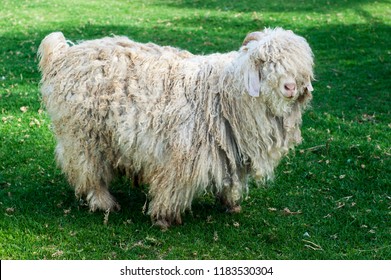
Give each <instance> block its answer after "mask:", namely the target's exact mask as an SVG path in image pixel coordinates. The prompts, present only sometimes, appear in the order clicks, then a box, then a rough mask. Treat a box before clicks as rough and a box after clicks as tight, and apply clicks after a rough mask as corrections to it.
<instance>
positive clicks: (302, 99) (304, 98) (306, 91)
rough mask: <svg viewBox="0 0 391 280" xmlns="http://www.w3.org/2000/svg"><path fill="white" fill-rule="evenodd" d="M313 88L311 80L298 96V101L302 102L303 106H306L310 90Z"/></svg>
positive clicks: (309, 97) (309, 99) (310, 98)
mask: <svg viewBox="0 0 391 280" xmlns="http://www.w3.org/2000/svg"><path fill="white" fill-rule="evenodd" d="M313 90H314V88H313V87H312V84H311V82H309V84H308V85H307V86H306V88H305V89H304V94H303V95H301V96H299V98H298V101H299V102H300V103H301V104H303V106H304V107H305V106H307V104H308V103H309V102H310V101H311V100H312V93H311V92H312V91H313Z"/></svg>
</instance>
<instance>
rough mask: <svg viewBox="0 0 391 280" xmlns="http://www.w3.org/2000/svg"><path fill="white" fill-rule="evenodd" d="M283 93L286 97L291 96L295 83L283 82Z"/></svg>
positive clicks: (293, 92) (293, 93)
mask: <svg viewBox="0 0 391 280" xmlns="http://www.w3.org/2000/svg"><path fill="white" fill-rule="evenodd" d="M284 89H285V95H286V97H293V96H294V95H295V90H296V84H295V83H286V84H284Z"/></svg>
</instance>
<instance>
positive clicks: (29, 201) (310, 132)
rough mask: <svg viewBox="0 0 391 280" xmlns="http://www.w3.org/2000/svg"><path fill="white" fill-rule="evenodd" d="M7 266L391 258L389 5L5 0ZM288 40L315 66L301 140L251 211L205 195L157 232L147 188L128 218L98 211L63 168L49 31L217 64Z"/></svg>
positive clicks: (2, 129)
mask: <svg viewBox="0 0 391 280" xmlns="http://www.w3.org/2000/svg"><path fill="white" fill-rule="evenodd" d="M1 6H2V8H1V10H0V38H1V39H0V258H1V259H60V260H64V259H65V260H67V259H390V258H391V245H390V244H391V161H390V156H391V116H390V111H391V102H390V97H391V96H390V92H391V47H390V46H391V36H390V35H391V3H390V1H389V0H379V1H371V0H356V1H349V0H336V1H332V0H318V1H314V0H300V1H295V0H275V1H264V0H255V1H233V0H232V1H231V0H229V1H223V0H213V1H204V0H198V1H190V0H181V1H179V0H178V1H175V0H169V1H163V0H143V1H141V0H140V1H139V0H136V1H125V0H108V1H103V0H94V1H83V2H80V1H76V0H68V1H60V0H31V1H27V0H20V1H16V0H2V5H1ZM277 26H280V27H283V28H285V29H291V30H293V31H294V32H295V33H297V34H298V35H301V36H303V37H305V38H306V39H307V41H308V42H309V44H310V46H311V48H312V50H313V52H314V54H315V75H316V81H314V83H313V86H314V92H313V95H314V99H313V102H312V106H311V108H310V109H309V110H308V111H307V112H306V113H305V114H304V118H303V127H302V134H303V138H304V142H303V143H302V144H301V145H300V146H298V147H297V148H296V149H295V150H294V151H291V153H290V154H289V156H288V157H286V158H285V159H284V160H283V161H282V162H281V164H280V165H279V166H278V168H277V169H276V173H275V175H276V176H275V179H274V181H272V182H267V183H266V184H264V185H257V184H255V183H254V182H252V183H251V188H250V192H249V195H248V197H247V198H246V199H245V200H244V201H243V203H242V212H241V213H236V214H230V213H226V212H225V210H224V209H223V208H222V207H221V206H220V204H219V203H216V202H215V200H214V198H213V197H211V196H210V195H208V194H205V195H204V196H201V197H200V198H199V199H197V200H196V201H195V202H194V203H193V206H192V211H191V212H187V213H186V214H185V215H184V216H183V218H184V224H183V225H181V226H173V227H171V228H169V229H168V230H167V231H161V230H160V229H159V228H157V227H153V226H152V225H151V221H150V218H149V216H148V215H146V214H144V213H143V208H144V207H145V204H146V203H147V195H146V194H147V192H148V188H147V186H142V187H141V188H139V189H135V188H131V183H130V182H129V181H128V180H127V179H125V178H119V179H118V180H116V181H115V183H114V184H113V185H112V188H111V192H112V194H113V195H114V196H115V197H116V198H117V199H118V201H119V203H120V204H121V206H122V209H121V211H119V212H116V213H110V215H109V216H105V214H104V213H103V212H95V213H91V212H89V211H88V208H87V207H85V206H83V205H80V204H79V202H78V201H77V200H76V199H75V197H74V192H73V190H72V189H71V188H70V186H69V184H68V182H67V180H66V179H65V177H64V176H63V174H62V173H61V171H60V170H59V169H58V168H57V167H56V164H55V160H54V147H55V140H54V137H53V135H52V132H51V130H50V121H49V118H48V117H47V115H46V114H45V108H43V106H42V105H41V97H40V93H39V80H40V74H39V72H38V68H37V64H38V59H37V56H36V53H37V49H38V46H39V43H40V42H41V40H42V39H43V38H44V37H45V36H46V35H47V34H49V33H50V32H52V31H62V32H63V33H64V35H65V36H66V37H67V38H68V39H70V40H72V41H75V42H77V41H78V40H86V39H94V38H100V37H104V36H112V35H125V36H128V37H129V38H131V39H133V40H136V41H139V42H154V43H157V44H159V45H171V46H175V47H179V48H181V49H186V50H189V51H191V52H192V53H197V54H202V53H204V54H209V53H213V52H228V51H232V50H237V49H238V48H239V47H240V45H241V43H242V41H243V39H244V37H245V36H246V34H247V33H249V32H251V31H255V30H260V29H263V28H264V27H277Z"/></svg>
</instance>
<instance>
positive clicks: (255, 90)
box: [243, 63, 261, 97]
mask: <svg viewBox="0 0 391 280" xmlns="http://www.w3.org/2000/svg"><path fill="white" fill-rule="evenodd" d="M243 74H244V86H245V88H246V90H247V92H248V94H249V95H250V96H253V97H258V96H259V90H260V89H261V77H260V76H259V70H258V69H257V67H256V65H255V64H254V63H250V65H247V66H246V69H244V73H243Z"/></svg>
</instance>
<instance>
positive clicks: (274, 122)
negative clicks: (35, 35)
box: [39, 28, 313, 227]
mask: <svg viewBox="0 0 391 280" xmlns="http://www.w3.org/2000/svg"><path fill="white" fill-rule="evenodd" d="M39 56H40V63H39V66H40V70H41V72H42V80H41V91H42V96H43V102H44V104H45V106H46V109H47V112H48V114H49V116H50V118H51V120H52V123H53V129H54V133H55V136H56V139H57V147H56V151H55V153H56V159H57V162H58V164H59V166H60V167H61V169H62V170H63V172H64V173H65V174H66V176H67V177H68V180H69V182H70V184H71V185H73V186H74V187H75V193H76V196H77V197H83V198H85V199H86V200H87V202H88V204H89V207H90V210H92V211H95V210H96V209H101V210H114V209H118V208H119V205H118V204H117V203H116V201H115V199H114V198H113V197H112V196H111V194H110V193H109V191H108V187H109V184H110V181H111V180H112V179H113V177H114V176H115V174H118V171H120V172H125V173H126V174H127V176H129V177H134V176H137V177H138V178H141V180H142V182H145V183H148V184H149V197H150V202H149V210H148V213H149V214H150V215H151V218H152V220H153V222H155V223H156V224H158V225H160V226H162V227H167V226H169V225H171V224H173V223H181V214H182V212H184V211H185V210H186V209H188V208H190V206H191V203H192V200H193V198H194V197H195V196H196V195H197V194H200V193H203V192H206V191H211V192H213V193H214V194H216V196H217V197H218V198H220V200H221V201H222V203H223V204H224V205H225V206H227V208H228V209H230V210H231V211H239V210H240V206H239V203H240V200H241V198H242V196H243V194H244V193H245V192H246V191H247V179H248V176H249V175H252V176H253V177H255V178H257V179H263V178H271V177H272V176H273V169H274V168H275V167H276V165H277V164H278V162H279V161H280V159H281V157H282V156H283V155H285V154H286V153H287V152H288V150H289V148H291V147H293V145H294V144H297V143H300V141H301V133H300V126H301V122H302V121H301V114H302V112H303V110H304V109H305V108H306V105H307V104H308V101H309V100H310V99H311V97H312V95H311V91H312V86H311V80H312V79H313V71H312V68H313V54H312V51H311V49H310V47H309V45H308V44H307V42H306V40H305V39H304V38H302V37H300V36H297V35H295V34H294V33H293V32H291V31H285V30H283V29H281V28H276V29H265V30H263V31H260V32H254V33H250V34H249V35H247V37H246V38H245V40H244V42H243V45H242V47H241V48H240V50H239V51H233V52H229V53H224V54H211V55H205V56H203V55H193V54H191V53H189V52H187V51H183V50H179V49H176V48H173V47H161V46H158V45H155V44H152V43H148V44H141V43H137V42H134V41H131V40H129V39H128V38H125V37H114V38H103V39H99V40H91V41H85V42H82V43H80V44H77V45H74V44H71V43H69V44H68V42H67V41H66V40H65V38H64V36H63V34H62V33H61V32H56V33H52V34H50V35H48V36H47V37H46V38H45V39H44V40H43V41H42V43H41V45H40V48H39Z"/></svg>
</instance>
